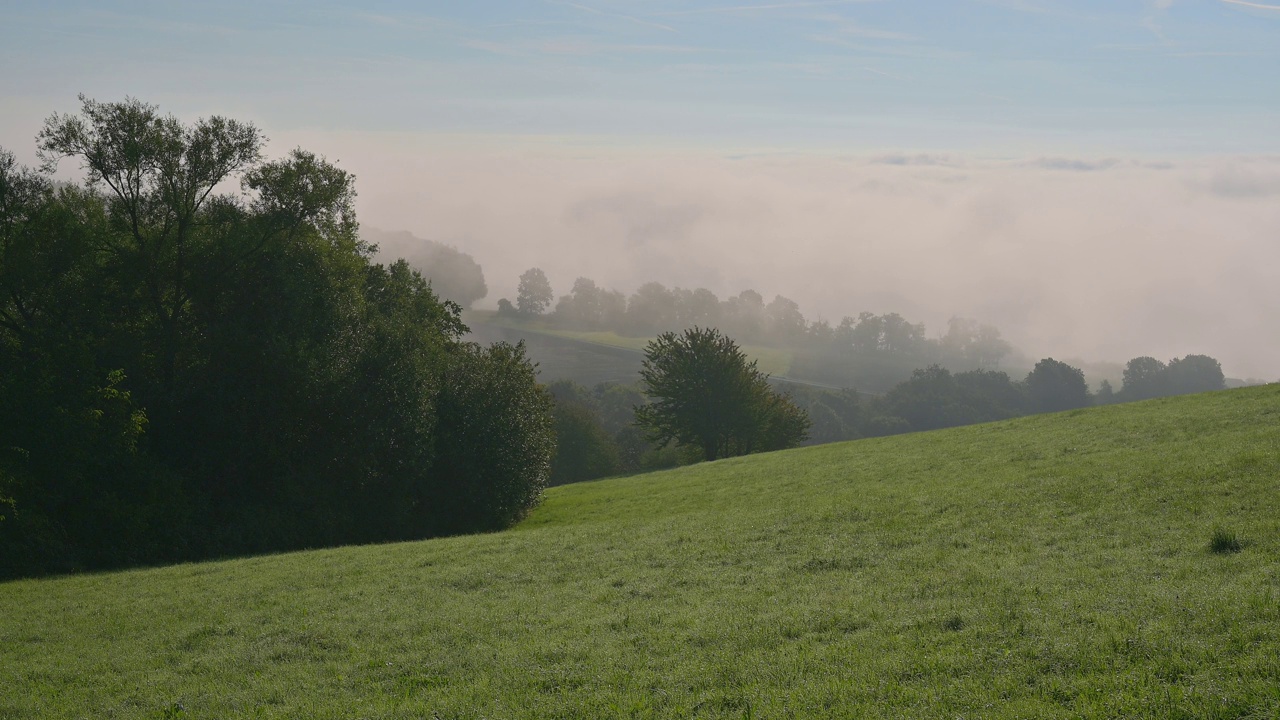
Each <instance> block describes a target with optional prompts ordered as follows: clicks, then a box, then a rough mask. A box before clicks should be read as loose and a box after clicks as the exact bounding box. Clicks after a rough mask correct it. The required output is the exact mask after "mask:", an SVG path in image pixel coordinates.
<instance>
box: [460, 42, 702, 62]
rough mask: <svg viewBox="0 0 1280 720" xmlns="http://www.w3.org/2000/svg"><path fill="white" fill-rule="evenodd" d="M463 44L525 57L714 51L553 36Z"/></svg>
mask: <svg viewBox="0 0 1280 720" xmlns="http://www.w3.org/2000/svg"><path fill="white" fill-rule="evenodd" d="M460 45H462V46H463V47H468V48H471V49H473V50H483V51H485V52H491V53H494V54H496V55H506V56H509V57H524V56H529V55H568V56H571V55H583V56H587V55H605V54H629V53H632V54H673V55H690V54H695V53H705V52H712V50H710V49H708V48H702V47H695V46H691V45H657V44H644V43H608V42H600V41H597V40H587V39H581V38H552V39H546V40H531V41H522V42H495V41H491V40H476V39H471V40H463V41H462V42H461V43H460Z"/></svg>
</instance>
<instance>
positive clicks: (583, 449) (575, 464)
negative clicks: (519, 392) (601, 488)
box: [550, 390, 622, 485]
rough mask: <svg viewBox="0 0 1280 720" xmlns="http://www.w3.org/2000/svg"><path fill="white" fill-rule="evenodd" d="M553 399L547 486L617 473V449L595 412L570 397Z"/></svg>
mask: <svg viewBox="0 0 1280 720" xmlns="http://www.w3.org/2000/svg"><path fill="white" fill-rule="evenodd" d="M553 394H554V395H555V412H554V415H555V429H556V454H555V458H554V459H553V460H552V462H551V479H550V484H551V485H563V484H565V483H571V482H578V481H581V480H594V479H596V478H602V477H607V476H609V475H614V474H616V473H618V471H619V470H621V468H622V466H621V462H620V460H619V457H618V455H619V453H618V445H617V443H616V441H615V440H614V438H613V437H611V436H610V435H609V433H608V432H606V431H605V429H604V426H603V425H602V424H601V421H600V416H599V414H598V413H597V412H596V411H595V409H594V408H593V407H592V406H591V405H589V404H587V403H586V402H583V401H582V400H579V399H577V398H573V397H566V396H565V395H564V394H561V393H554V390H553Z"/></svg>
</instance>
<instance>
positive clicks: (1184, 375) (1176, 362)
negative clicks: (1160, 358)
mask: <svg viewBox="0 0 1280 720" xmlns="http://www.w3.org/2000/svg"><path fill="white" fill-rule="evenodd" d="M1166 372H1168V374H1169V385H1170V390H1171V392H1172V394H1174V395H1184V394H1187V393H1198V392H1210V391H1213V390H1222V389H1223V388H1225V387H1226V379H1225V378H1224V377H1223V374H1222V365H1221V364H1220V363H1219V362H1218V361H1217V360H1215V359H1213V358H1211V357H1209V356H1208V355H1187V356H1186V357H1184V358H1182V359H1173V360H1170V361H1169V365H1168V367H1167V369H1166Z"/></svg>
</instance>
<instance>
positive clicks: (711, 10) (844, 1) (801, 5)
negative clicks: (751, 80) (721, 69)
mask: <svg viewBox="0 0 1280 720" xmlns="http://www.w3.org/2000/svg"><path fill="white" fill-rule="evenodd" d="M867 2H878V0H810V1H805V0H801V1H800V2H781V3H766V4H759V5H721V6H718V7H708V8H694V9H691V10H669V11H666V12H660V13H654V14H653V17H675V16H679V15H711V14H715V13H740V12H751V11H758V10H803V9H805V8H815V7H833V6H837V5H855V4H858V3H867Z"/></svg>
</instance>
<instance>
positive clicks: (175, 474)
mask: <svg viewBox="0 0 1280 720" xmlns="http://www.w3.org/2000/svg"><path fill="white" fill-rule="evenodd" d="M38 144H39V149H40V154H41V157H42V159H43V160H44V163H45V165H44V168H43V170H44V171H45V172H43V173H42V172H36V171H31V170H25V169H22V168H19V167H17V165H16V163H15V162H14V161H13V158H12V156H11V155H9V154H8V153H5V152H3V151H0V367H3V368H4V372H2V373H0V515H2V516H4V521H3V522H0V576H3V575H13V574H23V573H32V572H42V571H50V570H71V569H76V568H82V567H104V566H110V565H118V564H123V563H132V562H155V561H161V560H170V559H186V558H196V557H206V556H209V555H220V554H226V553H238V552H245V551H262V550H280V549H287V548H295V547H304V546H314V545H320V544H333V543H342V542H359V541H371V540H386V539H395V538H410V537H423V536H427V535H433V534H439V533H443V532H454V531H469V530H476V529H485V528H492V527H500V526H502V525H504V524H507V523H509V522H512V521H513V520H514V519H516V518H518V517H519V516H520V515H521V514H522V513H523V512H524V511H526V510H527V509H528V508H529V507H530V506H531V505H532V504H533V503H534V502H536V501H537V498H538V496H539V494H540V491H541V488H542V487H543V485H544V483H545V481H546V476H547V470H548V463H549V460H550V457H551V453H552V450H553V447H552V446H553V442H554V440H553V435H552V428H551V416H550V402H549V400H548V398H547V397H546V393H545V392H544V391H542V390H540V389H539V388H538V387H537V386H536V384H535V383H534V377H533V371H532V367H531V366H530V364H529V362H528V361H527V359H525V357H524V353H523V349H522V348H520V347H511V346H495V347H493V348H480V347H478V346H474V345H470V344H467V343H463V342H461V340H460V338H461V335H462V333H463V332H465V327H464V326H463V324H462V322H461V320H460V308H459V307H458V306H457V305H456V304H454V303H450V302H447V301H442V300H441V299H440V298H439V297H438V296H437V295H436V294H435V293H434V292H433V291H432V289H431V288H430V287H429V286H428V284H427V282H426V281H425V280H424V279H423V278H422V276H421V275H420V274H419V273H417V272H415V271H413V270H412V269H411V268H410V267H409V266H408V265H406V264H405V263H404V262H397V263H395V264H392V265H390V266H383V265H377V264H374V263H373V262H372V261H371V259H370V252H369V247H368V246H367V245H366V244H365V243H363V242H361V241H360V239H359V236H358V234H357V230H358V226H357V223H356V219H355V214H354V211H353V200H354V195H355V190H354V179H353V178H352V176H351V175H350V174H349V173H347V172H345V171H343V170H341V169H340V168H338V167H336V166H335V165H333V164H331V163H329V162H327V161H325V160H324V159H323V158H321V157H319V156H317V155H314V154H312V153H309V152H306V151H304V150H300V149H299V150H294V151H292V152H291V153H290V154H289V155H288V156H286V157H285V158H283V159H280V160H274V161H265V160H264V159H263V156H262V144H263V139H262V136H261V133H260V132H259V131H258V130H257V129H256V128H255V127H253V126H252V125H250V124H247V123H241V122H238V121H234V120H229V119H225V118H219V117H214V118H208V119H204V120H199V121H196V122H195V123H192V124H183V123H182V122H180V121H179V120H177V119H176V118H174V117H172V116H167V115H162V114H161V113H159V111H158V110H157V109H156V108H155V107H154V106H151V105H147V104H145V103H142V102H139V101H137V100H132V99H129V100H125V101H123V102H117V103H99V102H96V101H93V100H83V106H82V109H81V112H80V113H78V114H73V115H54V116H53V117H51V118H50V119H49V120H48V121H47V122H46V124H45V126H44V129H43V130H42V131H41V132H40V135H39V137H38ZM63 158H72V159H75V160H78V161H79V162H80V164H81V167H82V169H83V170H84V172H85V177H86V183H85V184H84V186H82V187H75V186H66V185H55V184H54V183H53V182H52V181H51V180H50V179H49V176H48V174H47V172H48V171H50V170H52V169H53V167H54V166H55V165H56V164H57V163H58V161H59V160H60V159H63ZM237 179H238V180H239V181H240V187H241V189H240V192H228V191H227V188H229V187H233V185H232V184H231V183H232V181H235V180H237ZM476 458H485V459H484V460H483V462H481V461H479V460H477V459H476ZM481 466H482V471H481V470H477V469H476V468H479V467H481Z"/></svg>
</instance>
